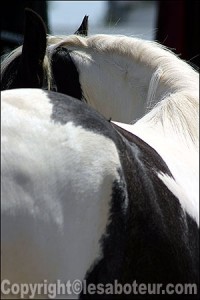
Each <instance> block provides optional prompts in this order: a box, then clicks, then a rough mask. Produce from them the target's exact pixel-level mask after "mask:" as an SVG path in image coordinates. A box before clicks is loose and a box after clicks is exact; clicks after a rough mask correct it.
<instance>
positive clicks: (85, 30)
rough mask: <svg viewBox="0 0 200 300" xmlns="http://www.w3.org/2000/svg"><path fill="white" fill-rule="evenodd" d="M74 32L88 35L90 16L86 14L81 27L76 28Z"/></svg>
mask: <svg viewBox="0 0 200 300" xmlns="http://www.w3.org/2000/svg"><path fill="white" fill-rule="evenodd" d="M74 34H77V35H84V36H87V35H88V16H85V17H84V18H83V21H82V23H81V25H80V27H79V28H78V29H77V30H76V32H75V33H74Z"/></svg>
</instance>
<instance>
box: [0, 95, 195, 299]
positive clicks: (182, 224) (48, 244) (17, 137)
mask: <svg viewBox="0 0 200 300" xmlns="http://www.w3.org/2000/svg"><path fill="white" fill-rule="evenodd" d="M1 147H2V150H1V151H2V166H1V172H2V205H1V209H2V210H1V216H2V244H1V245H2V248H1V252H2V278H3V279H4V278H7V279H9V280H10V281H11V282H12V283H14V282H17V283H23V282H29V283H31V282H32V283H34V282H36V283H39V282H43V280H44V279H46V280H48V282H49V283H51V282H55V281H56V280H58V279H59V280H61V281H62V282H67V280H69V279H70V280H74V279H79V280H83V279H87V284H89V283H95V284H97V283H113V282H114V280H118V281H119V282H121V283H130V284H131V283H132V282H133V281H134V280H136V281H137V282H138V283H163V284H166V283H184V282H185V283H193V284H194V283H197V281H198V227H197V224H196V222H195V220H194V219H193V218H192V217H191V216H190V214H188V212H187V211H185V210H184V208H183V207H182V206H181V204H180V202H179V200H178V199H177V198H176V196H175V195H174V194H173V193H171V192H170V190H169V189H168V188H167V186H166V185H165V184H164V183H163V180H161V178H160V174H163V175H164V176H167V177H168V178H169V180H171V181H173V182H174V179H173V176H172V174H171V172H170V170H169V168H168V166H167V165H166V163H165V162H164V161H163V159H162V158H161V157H160V156H159V155H158V153H157V152H156V151H155V150H154V149H153V148H152V147H150V146H149V145H148V144H146V143H145V142H144V141H142V140H141V139H140V138H138V137H137V136H135V135H132V134H130V133H128V132H126V131H124V130H123V129H121V128H118V127H117V126H116V125H114V124H112V123H110V122H109V121H107V120H106V119H105V118H104V117H102V116H101V115H99V114H98V113H97V112H95V111H94V110H93V109H91V108H89V106H87V105H86V104H84V103H82V102H80V101H78V100H76V99H73V98H70V97H67V96H64V95H62V94H58V93H53V92H45V91H41V90H37V89H32V90H30V89H18V90H10V91H4V92H2V145H1ZM9 296H10V295H9ZM89 296H91V297H94V296H92V295H87V298H88V297H89ZM98 296H99V297H100V296H101V297H104V296H103V295H96V296H95V299H96V297H98ZM82 297H83V298H84V297H85V295H82ZM105 297H106V295H105ZM113 297H114V296H113V295H110V298H111V299H113ZM121 297H122V298H123V299H124V297H126V295H123V296H122V295H121ZM127 297H130V298H131V299H132V294H131V295H129V296H127ZM135 297H137V295H136V296H135ZM190 297H191V295H190ZM136 299H137V298H136ZM139 299H140V298H139ZM147 299H149V298H147ZM181 299H184V295H181ZM189 299H191V298H189ZM194 299H195V298H194Z"/></svg>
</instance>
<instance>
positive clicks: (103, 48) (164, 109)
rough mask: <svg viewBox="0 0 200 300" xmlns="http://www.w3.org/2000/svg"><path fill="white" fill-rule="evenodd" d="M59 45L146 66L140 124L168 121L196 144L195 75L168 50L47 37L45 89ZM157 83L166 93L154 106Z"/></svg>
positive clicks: (100, 38)
mask: <svg viewBox="0 0 200 300" xmlns="http://www.w3.org/2000/svg"><path fill="white" fill-rule="evenodd" d="M59 46H62V47H67V48H69V49H70V50H75V51H76V50H82V51H83V53H84V50H85V51H87V50H88V49H89V50H91V51H96V52H97V53H99V54H100V55H101V54H102V53H108V54H111V55H112V56H114V55H115V54H116V55H120V56H121V57H127V58H129V59H131V60H134V61H136V62H137V63H138V64H141V65H142V64H143V65H145V66H147V67H149V68H150V69H151V70H152V76H151V79H150V82H149V86H148V87H147V89H148V93H147V99H146V111H149V110H150V112H149V113H147V114H146V115H145V116H144V117H143V118H142V119H141V121H143V120H144V121H145V122H146V121H149V122H152V121H153V122H157V121H161V123H162V124H163V126H165V124H166V122H167V123H169V122H171V125H172V126H173V127H174V128H175V129H176V130H178V131H180V132H182V133H184V135H185V134H186V136H189V137H190V138H191V140H192V141H193V142H194V143H196V142H197V143H198V126H197V124H198V109H199V74H198V72H196V71H195V70H194V69H193V68H192V67H191V66H190V65H189V64H187V63H186V62H185V61H183V60H181V59H180V58H179V57H178V56H177V55H175V54H174V53H172V52H171V51H170V50H169V49H167V48H166V47H164V46H162V45H160V44H158V43H157V42H155V41H146V40H142V39H139V38H133V37H127V36H119V35H105V34H101V35H100V34H98V35H92V36H88V37H82V36H77V35H71V36H51V35H49V36H48V49H47V56H46V57H45V60H44V68H45V70H46V73H47V75H46V76H47V82H48V88H50V86H51V82H52V78H51V70H50V64H51V53H52V51H53V50H54V49H56V48H57V47H59ZM20 52H21V47H20V48H18V49H16V50H15V51H13V52H12V53H11V54H10V55H9V56H8V57H7V58H6V59H5V60H4V62H3V64H2V71H4V70H5V69H6V67H7V65H8V64H9V63H10V62H11V61H12V60H13V59H14V58H15V57H16V56H17V55H19V54H20ZM83 55H84V54H83ZM47 57H48V58H47ZM131 71H132V72H134V70H131ZM160 82H162V83H163V84H164V85H165V87H166V90H165V91H164V96H163V97H162V99H160V100H161V101H159V102H158V103H157V104H156V105H155V103H156V101H155V93H156V90H157V88H158V85H159V83H160ZM169 90H170V91H169Z"/></svg>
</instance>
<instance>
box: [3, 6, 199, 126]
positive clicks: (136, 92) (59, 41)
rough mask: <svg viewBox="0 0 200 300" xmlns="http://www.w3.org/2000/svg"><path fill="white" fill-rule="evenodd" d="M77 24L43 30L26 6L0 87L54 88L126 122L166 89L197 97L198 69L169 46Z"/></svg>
mask: <svg viewBox="0 0 200 300" xmlns="http://www.w3.org/2000/svg"><path fill="white" fill-rule="evenodd" d="M80 28H81V30H77V31H76V33H78V34H74V35H71V36H51V35H48V36H47V35H46V28H45V24H44V23H43V21H42V20H41V18H39V17H38V16H37V14H35V13H33V12H32V11H30V10H26V23H25V36H24V43H23V47H19V48H18V49H16V50H14V52H12V53H11V54H10V55H8V56H7V57H6V58H5V60H4V61H3V63H2V73H1V77H2V90H3V89H8V88H18V87H21V88H25V87H30V88H33V87H36V88H44V89H48V90H54V91H58V92H60V93H64V94H67V95H70V96H72V97H75V98H78V99H80V100H81V101H85V102H87V103H88V105H90V106H92V107H93V108H95V109H96V110H97V111H99V112H100V113H101V114H102V115H104V116H105V117H106V118H107V119H112V120H114V121H118V122H123V123H128V124H129V123H134V122H136V121H137V120H139V119H140V118H141V117H142V116H144V115H145V114H146V113H147V112H149V111H150V110H151V109H152V108H153V107H154V106H155V105H156V103H160V101H167V99H168V98H169V96H170V95H171V96H170V97H173V96H174V97H175V98H181V97H183V98H185V93H186V94H187V96H189V93H190V91H191V93H192V94H193V96H194V97H195V98H196V101H198V87H199V76H198V72H197V71H195V70H194V69H193V68H192V67H191V66H190V65H189V64H188V63H186V62H184V61H183V60H181V59H180V58H178V57H177V56H176V55H175V54H174V53H172V52H171V51H170V50H169V49H167V48H165V47H163V46H162V45H160V44H158V43H157V42H153V41H146V40H142V39H139V38H135V37H128V36H117V35H101V34H97V35H92V36H89V35H88V18H86V19H85V20H84V21H83V22H82V24H81V26H80ZM22 49H23V50H22ZM111 87H112V88H111ZM195 93H196V94H195ZM194 94H195V95H194ZM193 96H191V97H193Z"/></svg>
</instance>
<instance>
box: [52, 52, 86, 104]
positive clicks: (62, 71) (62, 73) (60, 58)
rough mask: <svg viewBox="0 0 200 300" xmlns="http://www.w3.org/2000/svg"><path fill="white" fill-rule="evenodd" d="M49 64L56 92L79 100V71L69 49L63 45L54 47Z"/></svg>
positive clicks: (80, 93)
mask: <svg viewBox="0 0 200 300" xmlns="http://www.w3.org/2000/svg"><path fill="white" fill-rule="evenodd" d="M51 66H52V74H53V78H54V82H55V86H56V90H57V92H60V93H63V94H66V95H69V96H71V97H74V98H77V99H79V100H81V99H82V90H81V85H80V82H79V73H78V71H77V68H76V66H75V64H74V62H73V60H72V58H71V56H70V51H69V50H67V49H66V48H64V47H59V48H56V49H55V51H54V53H53V55H52V61H51Z"/></svg>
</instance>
